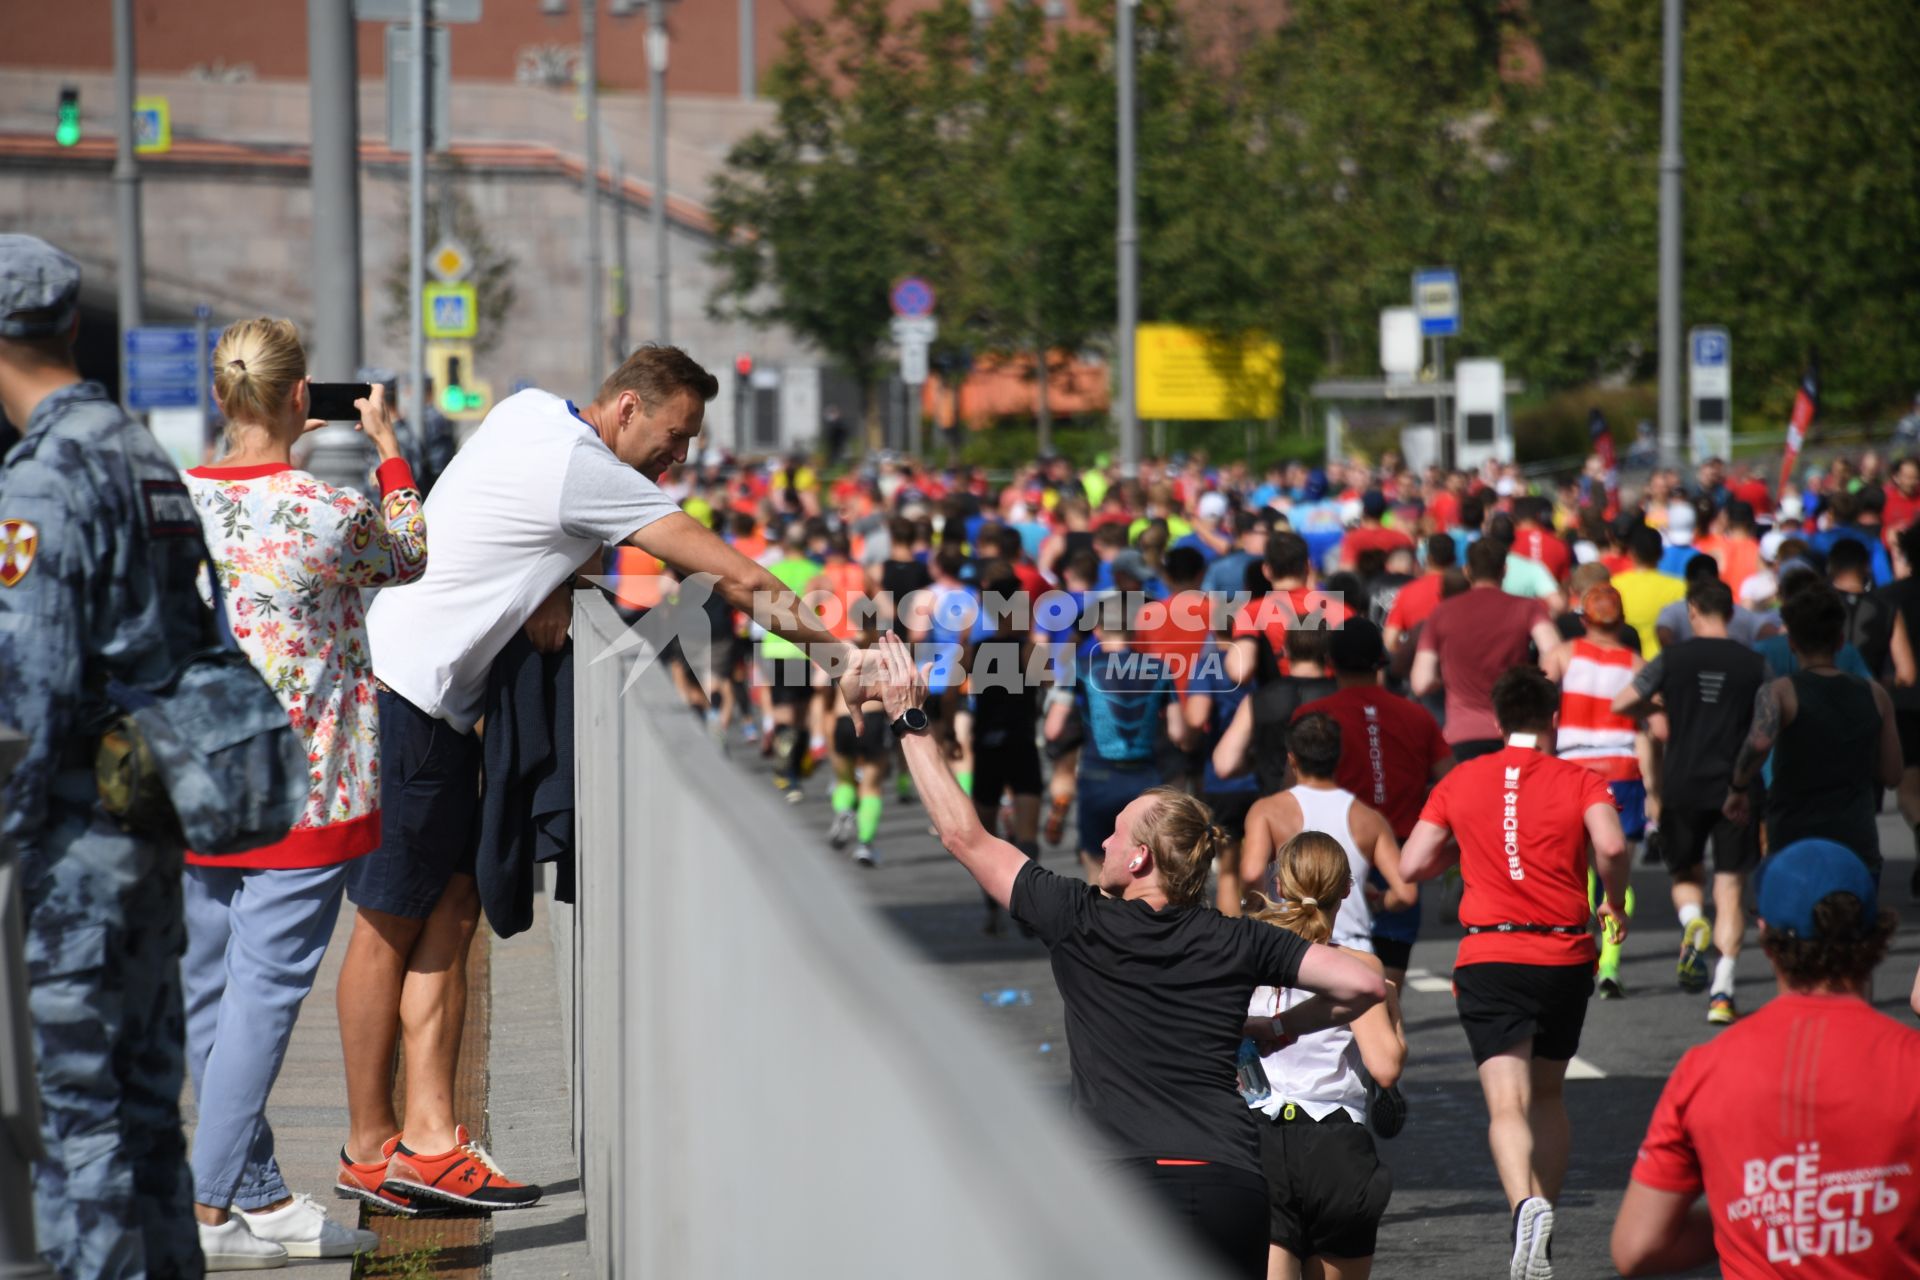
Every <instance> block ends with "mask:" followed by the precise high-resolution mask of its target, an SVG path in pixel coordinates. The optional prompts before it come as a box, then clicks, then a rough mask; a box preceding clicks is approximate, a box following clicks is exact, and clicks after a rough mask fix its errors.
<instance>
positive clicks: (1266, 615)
mask: <svg viewBox="0 0 1920 1280" xmlns="http://www.w3.org/2000/svg"><path fill="white" fill-rule="evenodd" d="M1352 616H1353V610H1351V609H1349V608H1347V606H1346V605H1344V604H1342V603H1341V602H1340V601H1339V600H1337V599H1335V598H1334V597H1333V596H1330V595H1328V594H1327V593H1326V592H1324V591H1315V590H1313V589H1312V588H1310V587H1288V588H1287V589H1286V590H1284V591H1269V592H1268V593H1267V594H1266V595H1264V596H1261V597H1260V598H1259V599H1258V600H1255V601H1253V602H1252V603H1251V604H1249V605H1247V607H1246V608H1244V609H1242V610H1241V611H1240V612H1239V614H1238V615H1237V616H1236V617H1235V618H1234V620H1233V638H1234V639H1236V640H1238V639H1240V638H1241V637H1242V636H1265V637H1266V638H1267V644H1268V646H1269V647H1270V648H1272V650H1273V656H1274V657H1276V658H1278V659H1279V660H1280V663H1281V665H1282V667H1284V666H1285V665H1286V660H1287V632H1288V631H1290V630H1292V629H1293V628H1294V627H1301V626H1304V627H1316V626H1323V627H1337V626H1340V625H1341V624H1342V623H1344V622H1345V621H1346V620H1347V619H1348V618H1351V617H1352Z"/></svg>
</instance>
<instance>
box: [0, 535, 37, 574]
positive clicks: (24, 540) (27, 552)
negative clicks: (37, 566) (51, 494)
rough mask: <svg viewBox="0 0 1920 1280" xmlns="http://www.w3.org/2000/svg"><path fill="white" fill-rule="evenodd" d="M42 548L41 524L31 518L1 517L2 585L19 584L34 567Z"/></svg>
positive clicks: (0, 552) (0, 553)
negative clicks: (11, 518) (9, 518)
mask: <svg viewBox="0 0 1920 1280" xmlns="http://www.w3.org/2000/svg"><path fill="white" fill-rule="evenodd" d="M39 550H40V526H39V525H37V524H34V523H33V522H32V521H31V520H6V519H0V587H14V586H18V585H19V583H20V580H21V579H22V578H24V577H26V576H27V570H29V569H31V568H33V559H34V556H35V555H37V554H38V553H39Z"/></svg>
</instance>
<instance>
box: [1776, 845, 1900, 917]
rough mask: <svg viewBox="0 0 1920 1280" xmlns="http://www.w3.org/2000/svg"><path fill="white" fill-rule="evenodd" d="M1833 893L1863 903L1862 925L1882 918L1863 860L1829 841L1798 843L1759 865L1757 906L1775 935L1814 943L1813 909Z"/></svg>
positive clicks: (1874, 886) (1874, 884)
mask: <svg viewBox="0 0 1920 1280" xmlns="http://www.w3.org/2000/svg"><path fill="white" fill-rule="evenodd" d="M1830 893H1850V894H1852V895H1853V896H1854V897H1856V898H1858V899H1860V908H1861V911H1860V914H1861V921H1862V924H1863V925H1869V924H1870V923H1871V922H1872V921H1873V920H1874V919H1876V918H1877V917H1878V916H1879V914H1880V889H1879V884H1878V881H1877V880H1876V878H1875V877H1874V874H1873V872H1872V871H1870V870H1868V869H1867V864H1866V863H1865V862H1863V861H1862V860H1861V858H1860V855H1859V854H1857V853H1855V852H1854V851H1853V850H1851V849H1849V848H1847V846H1845V845H1843V844H1836V843H1834V842H1833V841H1831V840H1796V841H1794V842H1793V843H1792V844H1790V845H1788V846H1787V847H1786V848H1784V849H1782V850H1781V851H1780V852H1778V853H1776V854H1773V855H1771V856H1770V857H1767V858H1764V859H1762V860H1761V862H1760V870H1759V872H1758V873H1757V876H1756V880H1755V885H1754V905H1755V906H1756V907H1758V908H1759V911H1760V918H1761V919H1762V920H1764V921H1766V925H1767V928H1769V929H1772V930H1774V931H1775V932H1776V933H1784V934H1788V935H1790V936H1792V937H1795V938H1815V937H1817V936H1818V933H1817V931H1816V930H1815V929H1814V924H1813V909H1814V907H1815V906H1816V905H1818V904H1819V902H1820V900H1821V899H1823V898H1825V897H1826V896H1827V895H1828V894H1830ZM1831 941H1841V939H1831Z"/></svg>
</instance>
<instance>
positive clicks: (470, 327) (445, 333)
mask: <svg viewBox="0 0 1920 1280" xmlns="http://www.w3.org/2000/svg"><path fill="white" fill-rule="evenodd" d="M420 305H421V307H422V309H423V310H424V311H425V313H426V314H424V315H423V316H421V318H420V322H421V324H422V325H424V326H425V328H426V331H427V332H426V336H427V337H429V338H471V337H473V335H474V334H476V333H478V332H479V331H480V306H479V299H478V298H477V296H476V295H475V291H474V287H473V286H472V285H470V284H430V285H428V286H427V287H426V289H425V291H424V292H423V294H422V296H421V300H420Z"/></svg>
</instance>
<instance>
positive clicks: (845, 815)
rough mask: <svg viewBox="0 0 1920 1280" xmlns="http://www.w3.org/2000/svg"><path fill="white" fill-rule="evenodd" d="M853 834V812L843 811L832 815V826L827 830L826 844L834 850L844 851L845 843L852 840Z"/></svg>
mask: <svg viewBox="0 0 1920 1280" xmlns="http://www.w3.org/2000/svg"><path fill="white" fill-rule="evenodd" d="M853 833H854V817H853V810H851V809H847V810H843V811H842V812H840V813H836V814H834V815H833V826H832V827H830V828H828V830H827V843H829V844H831V845H832V846H833V847H834V848H836V849H844V848H846V847H847V842H848V841H850V840H852V839H853Z"/></svg>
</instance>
